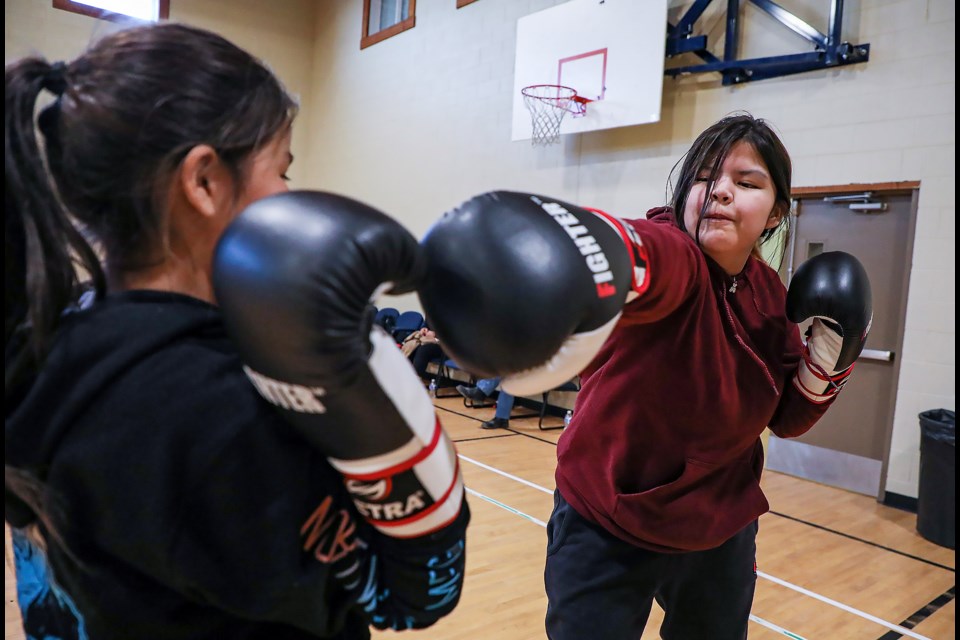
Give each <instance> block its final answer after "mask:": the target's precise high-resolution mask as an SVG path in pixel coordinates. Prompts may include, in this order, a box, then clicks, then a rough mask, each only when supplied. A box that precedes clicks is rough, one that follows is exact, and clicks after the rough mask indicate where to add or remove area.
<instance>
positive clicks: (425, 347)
mask: <svg viewBox="0 0 960 640" xmlns="http://www.w3.org/2000/svg"><path fill="white" fill-rule="evenodd" d="M434 360H439V361H440V364H441V365H443V360H444V355H443V350H442V349H441V348H440V345H438V344H432V343H430V344H422V345H420V346H419V347H417V349H416V351H414V352H413V355H412V356H410V362H412V363H413V368H414V369H415V370H416V372H417V375H418V376H420V377H421V378H424V379H425V378H426V377H427V365H428V364H430V363H431V362H433V361H434Z"/></svg>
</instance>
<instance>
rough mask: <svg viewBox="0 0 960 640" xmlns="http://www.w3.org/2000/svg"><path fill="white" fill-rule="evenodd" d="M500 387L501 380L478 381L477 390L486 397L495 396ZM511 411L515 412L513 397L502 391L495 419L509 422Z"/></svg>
mask: <svg viewBox="0 0 960 640" xmlns="http://www.w3.org/2000/svg"><path fill="white" fill-rule="evenodd" d="M498 386H500V378H484V379H483V380H477V388H478V389H480V391H483V395H485V396H491V395H493V392H494V391H496V390H497V387H498ZM511 411H513V396H512V395H510V394H509V393H507V392H506V391H503V390H502V389H501V390H500V395H499V396H497V410H496V411H495V412H494V417H496V418H501V419H503V420H509V419H510V412H511Z"/></svg>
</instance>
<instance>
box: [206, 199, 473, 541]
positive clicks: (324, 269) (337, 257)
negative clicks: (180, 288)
mask: <svg viewBox="0 0 960 640" xmlns="http://www.w3.org/2000/svg"><path fill="white" fill-rule="evenodd" d="M422 271H423V262H422V258H421V257H420V248H419V246H418V244H417V241H416V239H415V238H414V237H413V236H412V235H411V234H410V233H409V232H408V231H407V230H406V229H404V228H403V227H402V226H401V225H400V224H399V223H398V222H396V221H395V220H393V219H392V218H390V217H388V216H386V215H385V214H383V213H381V212H380V211H377V210H375V209H373V208H371V207H369V206H366V205H364V204H362V203H360V202H357V201H355V200H351V199H349V198H344V197H341V196H337V195H333V194H329V193H321V192H312V191H298V192H287V193H282V194H277V195H274V196H270V197H267V198H264V199H262V200H258V201H256V202H254V203H253V204H252V205H250V206H249V207H248V208H246V209H245V210H244V211H243V212H242V213H241V214H240V215H239V216H238V217H237V218H236V220H234V221H233V222H232V223H231V224H230V226H229V227H228V228H227V230H226V231H225V233H224V234H223V237H222V238H221V239H220V242H219V244H218V245H217V250H216V253H215V256H214V289H215V293H216V297H217V301H218V303H219V305H220V307H221V309H222V311H223V315H224V319H225V322H226V325H227V329H228V331H229V333H230V334H231V336H232V337H233V339H234V340H235V342H236V343H237V345H238V348H239V351H240V355H241V358H242V359H243V361H244V363H245V367H244V368H245V370H246V372H247V375H248V376H249V378H250V379H251V381H252V382H253V384H254V385H255V386H256V388H257V390H258V391H259V392H260V394H261V395H262V396H263V397H264V398H266V399H267V400H268V401H270V402H271V403H273V404H274V405H276V406H277V407H278V408H279V409H280V411H281V412H282V413H283V414H284V416H285V417H286V418H287V420H288V421H289V422H290V423H291V424H292V425H293V426H294V428H295V429H296V430H297V431H298V432H299V433H301V434H302V435H303V436H304V437H305V438H306V439H307V440H308V441H309V442H311V443H312V444H313V445H314V446H316V447H317V448H318V449H320V450H321V451H322V452H323V453H324V454H325V455H326V456H327V457H328V458H329V460H330V462H331V464H332V465H333V466H334V467H335V468H336V469H337V470H338V471H339V472H340V473H341V474H342V475H343V477H344V480H345V483H346V487H347V489H348V491H349V492H350V494H351V496H352V497H353V501H354V504H355V505H356V506H357V509H358V510H359V511H360V513H361V514H363V515H364V516H365V517H366V519H367V520H368V521H369V522H370V523H371V524H372V525H373V526H374V527H376V528H377V529H378V530H379V531H380V532H382V533H384V534H386V535H388V536H391V537H397V538H413V537H418V536H422V535H426V534H428V533H431V532H433V531H436V530H438V529H440V528H443V527H444V526H446V525H447V524H449V523H450V522H452V521H453V520H454V519H455V518H456V517H457V515H458V514H459V512H460V509H461V505H462V503H463V491H464V489H463V482H462V479H461V475H460V469H459V466H458V461H457V456H456V452H455V450H454V447H453V444H452V443H451V441H450V439H449V438H448V437H447V435H446V433H445V432H444V431H443V429H442V428H441V425H440V422H439V420H438V418H437V416H436V414H435V412H434V408H433V405H432V403H431V400H430V397H429V396H428V395H427V393H426V391H425V390H424V388H423V385H422V383H421V381H420V379H419V377H418V376H417V375H416V373H415V371H414V370H413V367H412V366H411V364H410V362H409V361H408V360H407V359H406V358H405V357H404V356H403V353H402V352H401V351H400V349H398V348H397V345H396V343H395V342H394V340H393V339H392V338H391V337H390V336H389V335H387V333H386V332H384V331H383V330H382V329H381V328H380V327H378V326H375V325H373V322H372V316H371V314H370V313H369V310H370V307H369V303H370V300H371V299H372V298H373V297H374V296H375V295H376V294H377V293H379V292H382V291H388V292H390V293H403V292H405V291H411V290H412V289H413V287H414V285H415V283H416V281H417V279H418V278H419V276H420V275H421V273H422Z"/></svg>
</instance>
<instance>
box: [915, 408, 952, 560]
mask: <svg viewBox="0 0 960 640" xmlns="http://www.w3.org/2000/svg"><path fill="white" fill-rule="evenodd" d="M956 482H957V419H956V414H955V413H954V412H953V411H949V410H947V409H933V410H931V411H924V412H922V413H921V414H920V495H919V496H918V498H917V531H918V532H920V535H922V536H923V537H924V538H926V539H927V540H929V541H930V542H934V543H936V544H938V545H940V546H942V547H947V548H949V549H956V545H957V542H956V540H957V529H956V506H955V502H956V496H957V491H956Z"/></svg>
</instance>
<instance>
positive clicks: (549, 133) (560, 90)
mask: <svg viewBox="0 0 960 640" xmlns="http://www.w3.org/2000/svg"><path fill="white" fill-rule="evenodd" d="M520 93H522V94H523V103H524V104H525V105H526V107H527V110H528V111H530V117H531V118H532V120H533V140H532V142H533V144H535V145H541V144H542V145H547V144H554V143H557V142H560V123H561V122H562V121H563V117H564V116H565V115H567V113H572V114H573V116H574V117H575V118H576V117H580V116H582V115H585V114H586V113H587V103H588V102H592V101H591V100H588V99H587V98H581V97H580V96H578V95H577V92H576V90H575V89H571V88H570V87H564V86H563V85H559V84H535V85H531V86H529V87H524V88H523V89H521V90H520Z"/></svg>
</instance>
